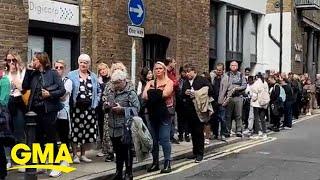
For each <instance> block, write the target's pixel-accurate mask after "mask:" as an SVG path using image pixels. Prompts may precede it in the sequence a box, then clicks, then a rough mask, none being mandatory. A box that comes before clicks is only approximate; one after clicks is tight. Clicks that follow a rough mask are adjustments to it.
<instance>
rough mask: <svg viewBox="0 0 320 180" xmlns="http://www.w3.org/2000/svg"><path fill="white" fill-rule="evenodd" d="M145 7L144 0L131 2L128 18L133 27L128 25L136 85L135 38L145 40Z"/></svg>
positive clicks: (133, 79)
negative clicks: (143, 26)
mask: <svg viewBox="0 0 320 180" xmlns="http://www.w3.org/2000/svg"><path fill="white" fill-rule="evenodd" d="M145 14H146V13H145V7H144V3H143V0H129V2H128V16H129V19H130V21H131V24H132V26H130V25H128V35H129V36H132V37H133V38H132V49H131V81H132V83H133V84H135V81H136V62H137V60H136V40H135V39H134V37H139V38H143V37H144V28H142V27H140V26H141V25H142V24H143V23H144V18H145Z"/></svg>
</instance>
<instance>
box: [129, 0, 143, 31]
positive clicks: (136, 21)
mask: <svg viewBox="0 0 320 180" xmlns="http://www.w3.org/2000/svg"><path fill="white" fill-rule="evenodd" d="M128 15H129V19H130V21H131V23H132V24H133V25H135V26H140V25H141V24H143V22H144V17H145V8H144V3H143V0H129V2H128Z"/></svg>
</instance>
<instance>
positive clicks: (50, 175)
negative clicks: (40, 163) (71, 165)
mask: <svg viewBox="0 0 320 180" xmlns="http://www.w3.org/2000/svg"><path fill="white" fill-rule="evenodd" d="M61 174H62V173H61V171H58V170H52V171H51V172H50V174H49V177H53V178H57V177H59V176H61Z"/></svg>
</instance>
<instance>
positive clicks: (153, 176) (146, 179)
mask: <svg viewBox="0 0 320 180" xmlns="http://www.w3.org/2000/svg"><path fill="white" fill-rule="evenodd" d="M276 139H277V138H275V137H269V138H268V139H260V140H257V141H253V142H252V141H250V142H247V143H243V144H241V145H238V146H235V147H231V148H228V149H226V150H223V151H222V152H217V153H214V154H210V155H208V156H206V157H205V158H204V160H203V161H202V162H201V163H203V162H206V161H209V160H213V159H217V158H221V157H224V156H227V155H230V154H233V153H239V152H240V151H243V150H245V149H249V148H252V147H255V146H258V145H261V144H265V143H268V142H271V141H275V140H276ZM197 165H199V164H197V163H194V160H188V161H185V162H181V163H178V164H175V165H173V166H172V169H173V171H172V172H171V173H169V174H159V171H157V172H152V173H148V174H144V175H141V176H138V177H135V178H134V179H135V180H140V179H143V180H151V179H156V178H159V177H163V176H167V175H171V174H176V173H179V172H181V171H184V170H186V169H189V168H192V167H194V166H197Z"/></svg>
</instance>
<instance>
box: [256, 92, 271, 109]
mask: <svg viewBox="0 0 320 180" xmlns="http://www.w3.org/2000/svg"><path fill="white" fill-rule="evenodd" d="M269 102H270V94H269V92H268V91H265V90H262V91H261V92H258V103H259V105H260V106H266V105H268V104H269Z"/></svg>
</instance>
